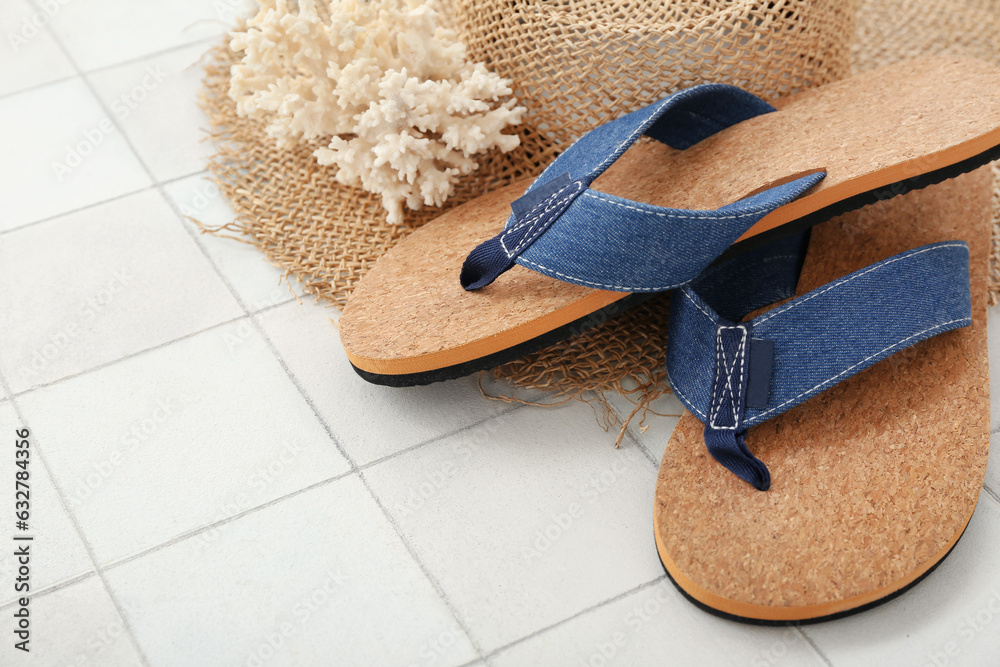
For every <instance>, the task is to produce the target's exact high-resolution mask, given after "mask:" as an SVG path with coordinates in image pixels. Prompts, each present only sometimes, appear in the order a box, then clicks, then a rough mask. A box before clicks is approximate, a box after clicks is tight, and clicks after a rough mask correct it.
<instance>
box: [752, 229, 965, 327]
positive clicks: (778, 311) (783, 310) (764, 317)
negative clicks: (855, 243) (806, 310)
mask: <svg viewBox="0 0 1000 667" xmlns="http://www.w3.org/2000/svg"><path fill="white" fill-rule="evenodd" d="M965 247H966V246H965V244H963V243H946V244H944V245H939V246H934V247H933V248H924V249H923V250H918V251H916V252H915V253H913V254H912V255H906V256H905V257H896V258H894V259H889V260H886V261H885V262H882V263H880V264H877V265H875V266H870V267H868V268H867V269H866V270H864V271H862V272H860V273H856V274H854V275H853V276H848V277H847V278H841V279H840V280H838V281H837V282H835V283H833V284H832V285H827V286H826V287H824V288H822V289H820V290H819V291H817V292H815V293H813V294H810V295H808V296H805V297H802V298H801V299H796V300H795V301H792V302H791V303H789V304H787V305H785V306H783V307H781V308H775V309H774V310H772V311H771V312H769V313H766V314H764V315H762V316H761V318H760V319H758V320H755V321H754V326H757V325H760V324H762V323H764V322H767V321H768V320H769V319H771V318H772V317H775V316H777V315H780V314H781V313H787V312H788V311H789V310H791V309H792V308H795V307H796V306H801V305H802V304H803V303H805V302H806V301H809V300H810V299H813V298H815V297H817V296H819V295H820V294H825V293H827V292H829V291H830V290H832V289H836V288H838V287H842V286H843V285H846V284H847V283H849V282H851V281H852V280H854V279H855V278H860V277H861V276H863V275H865V274H868V273H871V272H872V271H878V270H879V269H881V268H882V267H885V266H889V265H890V264H893V263H895V262H901V261H903V260H906V259H910V258H911V257H916V256H917V255H922V254H924V253H925V252H932V251H934V250H943V249H945V248H965Z"/></svg>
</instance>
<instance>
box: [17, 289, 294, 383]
mask: <svg viewBox="0 0 1000 667" xmlns="http://www.w3.org/2000/svg"><path fill="white" fill-rule="evenodd" d="M292 301H294V299H293V298H289V299H288V300H286V301H281V302H280V303H272V304H269V305H267V306H263V307H262V308H258V309H257V310H254V311H252V312H251V313H249V314H247V315H237V316H236V317H233V318H231V319H228V320H224V321H222V322H217V323H215V324H211V325H209V326H207V327H205V328H204V329H199V330H197V331H192V332H190V333H186V334H184V335H182V336H178V337H177V338H172V339H170V340H166V341H163V342H162V343H157V344H156V345H151V346H150V347H146V348H143V349H141V350H136V351H135V352H130V353H129V354H126V355H124V356H121V357H118V358H117V359H112V360H111V361H105V362H103V363H100V364H98V365H96V366H91V367H90V368H85V369H83V370H82V371H77V372H76V373H72V374H70V375H66V376H63V377H61V378H59V379H56V380H52V381H51V382H44V383H42V384H39V385H35V386H33V387H29V388H28V389H23V390H21V391H19V392H17V393H16V394H11V397H13V396H18V397H20V396H24V395H25V394H30V393H31V392H33V391H38V390H39V389H45V388H47V387H52V386H54V385H57V384H61V383H63V382H66V381H67V380H73V379H75V378H78V377H80V376H82V375H86V374H88V373H91V372H93V371H99V370H102V369H104V368H107V367H108V366H114V365H115V364H117V363H118V362H121V361H127V360H128V359H133V358H135V357H140V356H142V355H144V354H146V353H148V352H155V351H156V350H159V349H161V348H164V347H167V346H168V345H173V344H174V343H179V342H181V341H183V340H187V339H188V338H194V337H195V336H200V335H201V334H204V333H208V332H209V331H212V330H214V329H218V328H220V327H224V326H227V325H230V324H233V323H235V322H239V321H240V320H245V319H250V318H252V317H254V316H255V315H260V314H261V313H266V312H267V311H270V310H274V309H275V308H280V307H281V306H284V305H287V304H289V303H291V302H292ZM8 398H9V397H8ZM0 400H4V399H0Z"/></svg>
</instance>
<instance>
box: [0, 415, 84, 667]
mask: <svg viewBox="0 0 1000 667" xmlns="http://www.w3.org/2000/svg"><path fill="white" fill-rule="evenodd" d="M42 424H44V422H43V423H42ZM42 424H39V426H40V427H42V428H43V432H44V427H43V426H42ZM33 426H34V425H33V424H24V423H21V421H20V420H19V419H18V418H17V415H16V414H15V412H14V408H13V406H12V405H11V404H10V403H0V429H3V434H4V438H5V441H6V442H7V443H9V445H10V449H8V450H7V451H6V452H4V456H0V483H2V484H3V485H4V486H6V487H8V488H7V492H5V493H4V496H5V497H4V499H3V501H4V503H5V504H7V507H4V508H3V511H4V514H3V517H4V520H2V521H0V545H3V549H2V550H0V582H3V584H4V585H3V587H2V588H0V605H4V604H7V603H8V602H12V601H13V600H15V599H17V598H18V597H19V595H18V593H17V591H15V590H14V587H13V584H12V583H11V582H13V581H14V577H15V576H16V573H17V566H18V563H17V562H16V558H15V556H14V548H12V547H11V545H15V546H17V544H18V543H17V542H15V541H14V540H13V538H14V536H15V535H18V536H25V535H27V536H31V537H32V538H34V539H32V540H31V542H30V543H28V544H29V550H30V551H31V552H32V554H33V556H32V562H31V567H32V571H31V582H30V584H31V589H32V590H33V591H38V590H41V589H43V588H46V587H48V586H52V585H54V584H58V583H60V582H62V581H67V580H69V579H72V578H73V577H76V576H79V575H81V574H85V573H87V572H89V571H91V570H93V569H94V566H93V563H91V561H90V556H88V555H87V551H86V549H85V548H84V546H83V542H82V541H81V540H80V536H79V535H78V534H77V532H76V529H75V528H74V527H73V524H72V522H71V521H70V518H69V515H68V514H67V513H66V510H65V509H64V508H63V505H62V502H61V501H60V500H59V495H58V493H57V492H56V489H55V487H53V486H52V480H51V479H49V475H48V473H47V472H46V470H45V466H44V465H42V461H41V459H40V458H39V455H38V441H37V439H36V437H35V436H36V435H37V434H36V433H32V432H31V431H32V428H33ZM24 428H28V430H29V434H28V438H27V440H28V442H29V443H30V444H29V446H28V448H27V449H28V452H29V454H28V457H27V460H28V463H27V472H28V475H29V477H28V480H27V484H28V486H29V488H28V491H27V493H28V503H29V507H28V511H29V512H30V516H29V519H28V530H26V531H20V530H17V529H16V528H15V524H14V515H13V510H14V509H15V508H14V501H15V498H14V473H16V472H23V470H24V469H23V468H21V467H18V466H16V465H15V455H14V452H15V449H14V446H13V441H14V440H15V439H17V440H18V441H20V440H22V438H20V437H18V436H16V433H17V431H20V430H22V429H24ZM18 460H23V457H22V458H21V459H18ZM3 648H6V646H3ZM0 650H2V649H0ZM0 655H2V653H0Z"/></svg>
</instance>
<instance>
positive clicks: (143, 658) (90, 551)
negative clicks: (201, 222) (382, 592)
mask: <svg viewBox="0 0 1000 667" xmlns="http://www.w3.org/2000/svg"><path fill="white" fill-rule="evenodd" d="M28 2H29V3H30V4H31V5H32V6H33V7H35V9H36V10H38V11H41V9H40V8H39V6H38V1H37V0H28ZM51 35H52V41H53V42H54V43H55V44H56V46H57V47H58V48H59V50H61V51H62V52H63V55H64V56H66V59H67V60H68V61H69V63H70V65H72V67H73V69H74V70H75V71H76V72H77V74H78V75H80V79H81V80H82V81H83V83H84V85H85V86H86V87H87V89H88V90H89V91H90V94H91V95H93V97H94V99H95V100H96V101H97V103H98V105H99V106H100V107H101V109H103V110H104V112H105V113H106V114H107V116H108V118H109V119H112V121H111V122H112V123H114V125H115V127H117V128H118V131H119V132H121V134H122V139H123V140H124V141H125V144H126V145H127V146H128V148H129V150H130V151H131V152H132V154H133V155H134V156H135V157H136V159H137V160H139V164H141V165H142V167H143V170H145V172H146V174H147V175H148V176H149V178H150V181H151V182H153V183H156V179H155V178H154V177H153V175H152V173H151V172H150V171H149V168H148V167H147V166H146V164H145V163H144V162H142V160H141V159H140V158H139V154H138V152H137V151H136V150H135V146H133V145H132V142H131V141H130V140H129V138H128V136H126V135H125V132H124V131H122V128H121V126H120V125H119V124H118V122H117V119H115V118H114V114H112V113H111V112H110V109H108V107H107V105H106V104H105V103H104V101H103V100H102V99H101V97H100V96H99V95H98V94H97V91H96V90H94V86H93V84H91V82H90V80H89V79H88V78H87V77H86V76H85V75H84V74H83V71H82V70H81V69H80V66H79V65H78V64H77V62H76V59H74V58H73V54H71V53H70V52H69V49H67V48H66V45H65V44H63V41H62V39H60V37H59V35H58V34H56V32H55V31H54V30H53V31H51ZM157 189H158V190H159V191H160V193H161V194H160V196H161V197H162V196H163V194H162V186H157ZM0 382H3V383H4V384H6V379H5V378H3V376H2V374H0ZM7 393H8V394H10V389H9V388H7ZM11 404H12V405H13V406H14V410H15V412H16V413H17V416H18V419H20V420H21V422H22V423H27V422H25V421H24V417H23V416H22V415H21V411H20V408H19V406H18V404H17V399H16V398H14V397H12V398H11ZM35 446H36V448H37V451H38V457H39V459H41V461H42V465H43V466H44V467H45V469H46V470H47V471H49V478H50V479H51V480H52V487H53V488H54V489H55V491H56V495H57V496H58V497H59V502H60V503H61V504H62V507H63V511H65V512H66V515H67V516H68V517H69V520H70V522H71V523H72V524H73V527H74V529H75V530H76V532H77V535H78V536H79V537H80V540H81V541H82V542H83V546H84V549H86V551H87V555H88V556H90V560H91V562H92V563H93V564H94V569H95V571H96V572H97V576H98V577H99V578H100V580H101V583H102V584H103V585H104V591H105V593H106V594H107V595H108V597H109V598H110V600H111V603H112V604H113V605H114V607H115V610H116V611H117V612H118V615H119V617H120V618H121V621H122V626H123V627H124V628H125V633H126V635H127V636H128V638H129V641H130V642H131V644H132V647H133V649H134V650H135V652H136V655H138V657H139V661H140V662H141V663H142V664H143V665H146V666H150V665H151V664H152V663H150V660H149V656H147V655H146V651H145V649H143V647H142V644H141V643H140V642H139V638H138V637H137V636H136V634H135V630H134V629H133V627H132V622H131V621H130V620H129V618H128V616H127V615H126V614H125V609H124V608H123V607H122V604H121V601H120V600H119V599H118V596H117V595H116V594H115V592H114V590H113V589H112V588H111V584H110V582H108V578H107V577H106V576H105V574H104V572H103V570H102V569H101V565H100V562H99V561H98V560H97V554H96V553H95V552H94V548H93V546H92V545H91V544H90V541H89V540H87V537H86V535H84V533H83V530H82V529H81V528H80V523H79V521H78V520H77V518H76V515H75V514H74V513H73V512H72V511H71V509H70V507H69V503H67V502H66V495H65V494H64V493H63V490H62V488H61V487H60V486H59V481H58V480H57V479H56V477H55V475H53V474H52V473H51V470H50V468H49V466H48V465H47V464H46V463H45V458H44V456H43V455H42V451H41V448H40V447H39V446H38V444H37V443H36V445H35Z"/></svg>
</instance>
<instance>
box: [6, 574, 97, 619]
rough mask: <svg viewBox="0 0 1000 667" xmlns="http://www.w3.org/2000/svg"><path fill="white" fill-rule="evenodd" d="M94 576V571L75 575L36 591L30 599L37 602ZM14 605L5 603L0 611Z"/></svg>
mask: <svg viewBox="0 0 1000 667" xmlns="http://www.w3.org/2000/svg"><path fill="white" fill-rule="evenodd" d="M96 575H97V571H96V570H88V571H86V572H84V573H83V574H77V575H75V576H72V577H70V578H69V579H64V580H63V581H60V582H57V583H55V584H51V585H49V586H46V587H45V588H40V589H38V591H37V592H35V593H32V594H31V599H32V600H37V599H38V598H40V597H44V596H46V595H48V594H49V593H55V592H56V591H61V590H62V589H64V588H68V587H69V586H72V585H73V584H78V583H80V582H81V581H83V580H85V579H90V578H91V577H93V576H96ZM16 604H17V601H16V600H14V601H11V602H7V603H5V604H2V605H0V611H5V610H7V609H10V608H11V607H13V606H14V605H16Z"/></svg>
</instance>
